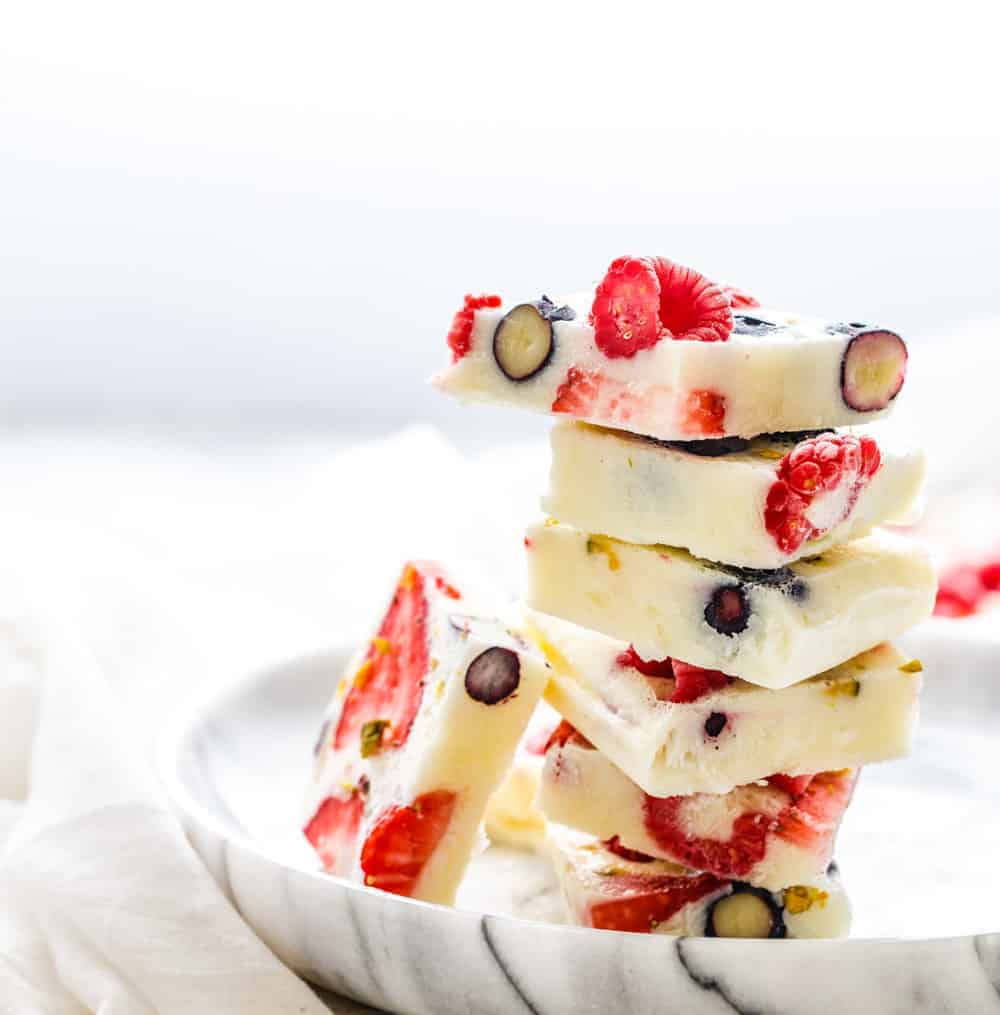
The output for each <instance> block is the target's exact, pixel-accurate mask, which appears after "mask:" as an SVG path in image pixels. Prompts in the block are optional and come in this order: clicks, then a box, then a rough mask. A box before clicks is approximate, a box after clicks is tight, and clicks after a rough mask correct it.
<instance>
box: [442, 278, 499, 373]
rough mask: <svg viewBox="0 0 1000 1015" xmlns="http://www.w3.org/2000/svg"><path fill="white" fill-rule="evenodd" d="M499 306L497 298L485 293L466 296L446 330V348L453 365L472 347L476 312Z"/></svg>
mask: <svg viewBox="0 0 1000 1015" xmlns="http://www.w3.org/2000/svg"><path fill="white" fill-rule="evenodd" d="M499 306H500V297H499V296H494V295H490V294H485V293H484V294H483V295H482V296H472V295H471V294H467V295H466V297H465V302H464V303H463V304H462V309H461V310H459V311H457V312H456V314H455V316H454V317H453V318H452V322H451V328H450V329H449V330H448V348H449V349H451V358H452V362H453V363H457V362H458V361H459V360H460V359H461V358H462V357H463V356H465V355H466V354H467V353H468V351H469V349H470V348H471V346H472V326H473V324H475V322H476V311H477V310H482V309H483V308H485V307H499Z"/></svg>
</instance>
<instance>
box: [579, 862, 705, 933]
mask: <svg viewBox="0 0 1000 1015" xmlns="http://www.w3.org/2000/svg"><path fill="white" fill-rule="evenodd" d="M601 887H602V888H604V889H607V890H610V891H614V892H615V894H616V895H617V896H618V897H617V898H613V899H609V900H608V901H607V902H598V903H596V904H595V905H593V906H591V907H590V912H589V914H588V916H589V922H590V926H591V927H596V928H598V929H599V930H627V931H633V932H635V933H639V934H649V933H650V932H651V931H653V930H655V929H656V927H657V925H658V924H661V923H666V922H667V921H668V920H669V919H670V918H671V917H672V916H675V915H676V914H677V913H679V912H680V911H681V910H682V909H683V908H684V907H685V906H689V905H691V904H692V903H693V902H697V901H698V900H699V899H702V898H704V897H705V896H706V895H711V894H712V893H713V892H717V891H719V890H720V889H721V888H723V887H724V884H723V882H721V881H719V879H718V878H715V877H712V875H711V874H696V875H694V876H692V877H683V876H679V877H674V876H671V875H668V874H653V875H643V874H611V875H608V876H607V877H606V878H604V879H602V883H601Z"/></svg>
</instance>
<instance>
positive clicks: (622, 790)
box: [538, 722, 858, 890]
mask: <svg viewBox="0 0 1000 1015" xmlns="http://www.w3.org/2000/svg"><path fill="white" fill-rule="evenodd" d="M857 779H858V773H857V771H856V770H854V769H841V770H840V771H837V772H821V773H820V774H818V775H803V776H788V775H775V776H772V777H771V778H770V779H768V780H767V781H766V782H765V781H761V782H758V783H754V784H751V785H749V786H738V787H737V788H736V789H734V790H730V792H728V793H721V794H707V793H695V794H693V795H691V796H671V797H653V796H650V795H649V794H648V793H644V792H643V791H642V790H641V789H640V788H639V787H638V786H637V785H636V784H635V783H634V782H632V780H631V779H629V777H628V776H627V775H625V773H624V772H622V771H621V769H619V768H618V767H617V766H616V765H614V764H612V763H611V761H610V760H609V759H608V758H607V757H606V756H605V755H604V754H602V753H601V752H600V751H598V750H596V749H595V748H594V747H593V745H592V744H591V743H590V742H589V741H588V740H586V739H585V738H584V737H582V736H581V735H580V734H579V733H578V732H577V731H576V730H575V729H574V728H573V727H572V726H571V725H570V724H569V723H566V722H564V723H563V725H562V726H560V727H559V729H558V730H557V732H556V733H555V734H554V736H553V737H552V739H551V740H550V742H549V747H548V750H547V751H546V753H545V767H544V769H543V772H542V782H541V792H540V795H539V801H538V803H539V806H540V807H541V809H542V811H543V812H544V813H545V816H546V817H547V818H548V819H549V820H550V821H554V822H555V823H556V824H559V825H566V826H568V827H570V828H574V829H576V830H578V831H580V832H585V833H587V834H588V835H590V836H594V837H596V838H597V839H600V840H601V841H605V842H606V841H612V842H614V843H616V844H619V845H621V846H623V847H625V848H626V849H629V850H637V851H639V852H640V853H644V854H646V855H647V856H652V857H656V858H657V859H660V860H670V861H672V862H673V863H679V864H682V865H684V866H686V867H691V868H693V869H694V870H698V871H704V872H705V873H707V874H714V875H715V876H716V877H720V878H728V879H734V880H738V881H748V882H749V883H750V884H753V885H757V886H759V887H761V888H768V889H772V890H778V889H781V888H784V887H785V886H787V885H796V884H803V883H811V882H812V881H813V880H814V879H816V878H821V877H822V876H823V874H824V873H825V872H826V869H827V867H828V866H829V865H830V861H831V860H832V859H833V845H834V840H835V838H836V835H837V829H838V828H839V827H840V821H841V818H842V817H843V815H844V811H846V810H847V805H848V804H849V803H850V801H851V794H852V793H853V791H854V785H855V783H856V782H857Z"/></svg>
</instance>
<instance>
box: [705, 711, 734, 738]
mask: <svg viewBox="0 0 1000 1015" xmlns="http://www.w3.org/2000/svg"><path fill="white" fill-rule="evenodd" d="M727 721H728V720H727V719H726V713H725V712H713V713H712V714H711V715H710V716H709V717H708V718H707V719H706V720H705V733H706V735H707V736H710V737H712V738H713V739H714V738H715V737H717V736H718V735H719V734H720V733H721V732H722V731H723V730H724V729H725V728H726V723H727Z"/></svg>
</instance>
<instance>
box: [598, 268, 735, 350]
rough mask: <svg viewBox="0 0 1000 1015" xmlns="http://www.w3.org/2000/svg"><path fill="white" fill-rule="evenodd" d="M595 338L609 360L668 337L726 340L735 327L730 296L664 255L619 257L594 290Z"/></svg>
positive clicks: (711, 340)
mask: <svg viewBox="0 0 1000 1015" xmlns="http://www.w3.org/2000/svg"><path fill="white" fill-rule="evenodd" d="M590 319H591V321H592V322H593V325H594V341H595V343H596V344H597V347H598V349H600V350H601V352H603V353H604V355H605V356H607V357H608V358H609V359H616V358H618V357H624V358H626V359H628V358H631V357H632V356H634V355H635V354H636V353H637V352H639V350H640V349H649V348H651V347H652V346H654V345H656V344H657V343H658V342H660V341H661V340H662V339H664V338H673V339H681V340H688V341H700V342H724V341H726V339H728V338H729V335H730V333H731V332H732V330H733V315H732V310H731V309H730V303H729V296H728V294H727V293H726V290H725V289H723V288H722V287H721V286H718V285H716V284H715V283H714V282H710V281H709V280H708V279H707V278H705V277H704V276H703V275H700V274H699V273H698V272H696V271H694V270H693V269H692V268H685V267H683V266H681V265H679V264H674V262H673V261H668V260H667V259H666V258H665V257H619V258H617V259H616V260H615V261H612V263H611V266H610V267H609V268H608V270H607V273H606V274H605V276H604V278H603V279H602V280H601V282H600V284H599V285H598V287H597V291H596V292H595V293H594V303H593V306H592V308H591V312H590Z"/></svg>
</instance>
